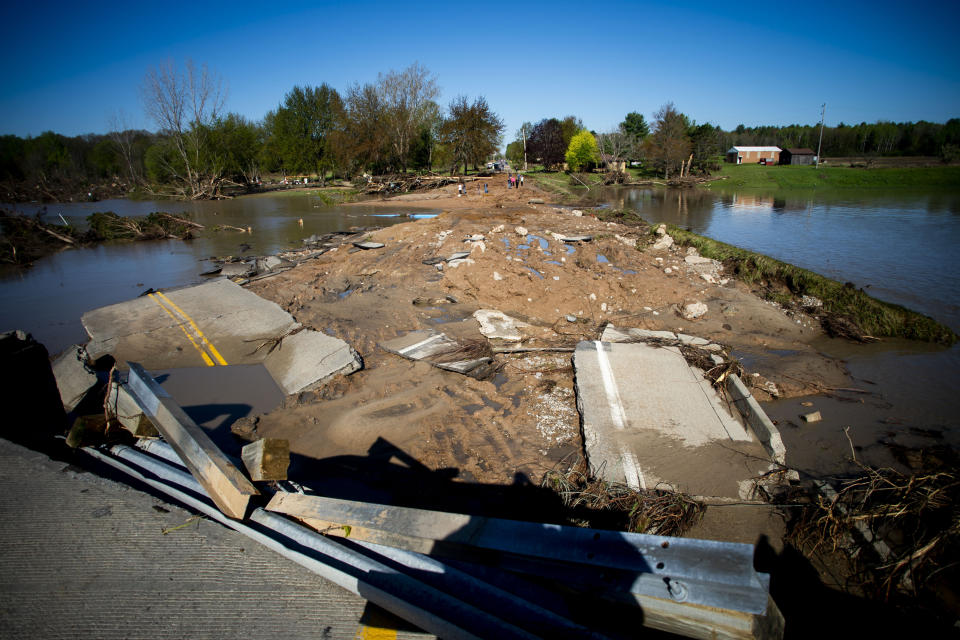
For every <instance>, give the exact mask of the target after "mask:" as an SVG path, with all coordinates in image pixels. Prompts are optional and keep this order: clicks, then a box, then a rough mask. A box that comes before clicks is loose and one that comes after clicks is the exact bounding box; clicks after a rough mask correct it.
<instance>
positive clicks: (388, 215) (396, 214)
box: [371, 213, 403, 218]
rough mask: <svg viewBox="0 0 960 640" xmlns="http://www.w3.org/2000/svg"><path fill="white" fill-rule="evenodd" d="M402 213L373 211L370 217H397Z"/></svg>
mask: <svg viewBox="0 0 960 640" xmlns="http://www.w3.org/2000/svg"><path fill="white" fill-rule="evenodd" d="M402 215H403V214H402V213H374V214H373V215H372V216H371V217H373V218H399V217H400V216H402Z"/></svg>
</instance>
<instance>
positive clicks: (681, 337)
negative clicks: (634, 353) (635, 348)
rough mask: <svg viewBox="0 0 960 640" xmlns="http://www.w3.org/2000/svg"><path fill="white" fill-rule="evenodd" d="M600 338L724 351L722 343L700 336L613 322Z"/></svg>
mask: <svg viewBox="0 0 960 640" xmlns="http://www.w3.org/2000/svg"><path fill="white" fill-rule="evenodd" d="M600 339H601V340H602V341H604V342H638V341H639V342H657V341H663V340H666V341H669V342H676V343H678V344H682V345H686V346H690V347H697V348H699V349H703V350H704V351H711V352H719V351H723V347H721V346H720V345H718V344H715V343H713V342H710V341H709V340H707V339H706V338H700V337H698V336H690V335H687V334H685V333H674V332H672V331H651V330H649V329H635V328H624V327H615V326H613V325H612V324H608V325H607V326H606V327H604V329H603V334H602V335H601V336H600Z"/></svg>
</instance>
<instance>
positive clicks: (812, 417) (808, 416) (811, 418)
mask: <svg viewBox="0 0 960 640" xmlns="http://www.w3.org/2000/svg"><path fill="white" fill-rule="evenodd" d="M800 417H801V418H803V421H804V422H820V421H821V420H823V416H821V415H820V412H819V411H814V412H813V413H805V414H803V415H802V416H800Z"/></svg>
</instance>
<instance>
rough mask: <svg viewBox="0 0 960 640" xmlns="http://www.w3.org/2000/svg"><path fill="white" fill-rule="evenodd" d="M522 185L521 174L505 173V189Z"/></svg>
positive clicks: (517, 187)
mask: <svg viewBox="0 0 960 640" xmlns="http://www.w3.org/2000/svg"><path fill="white" fill-rule="evenodd" d="M522 186H523V174H520V173H518V174H516V175H511V174H507V189H519V188H520V187H522Z"/></svg>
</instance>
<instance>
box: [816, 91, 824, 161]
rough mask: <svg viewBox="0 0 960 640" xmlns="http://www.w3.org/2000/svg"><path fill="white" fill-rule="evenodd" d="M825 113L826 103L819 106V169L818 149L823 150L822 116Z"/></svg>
mask: <svg viewBox="0 0 960 640" xmlns="http://www.w3.org/2000/svg"><path fill="white" fill-rule="evenodd" d="M826 112H827V103H826V102H824V103H823V104H822V105H820V141H819V142H817V166H816V168H817V169H819V168H820V149H821V148H823V116H824V114H825V113H826Z"/></svg>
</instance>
